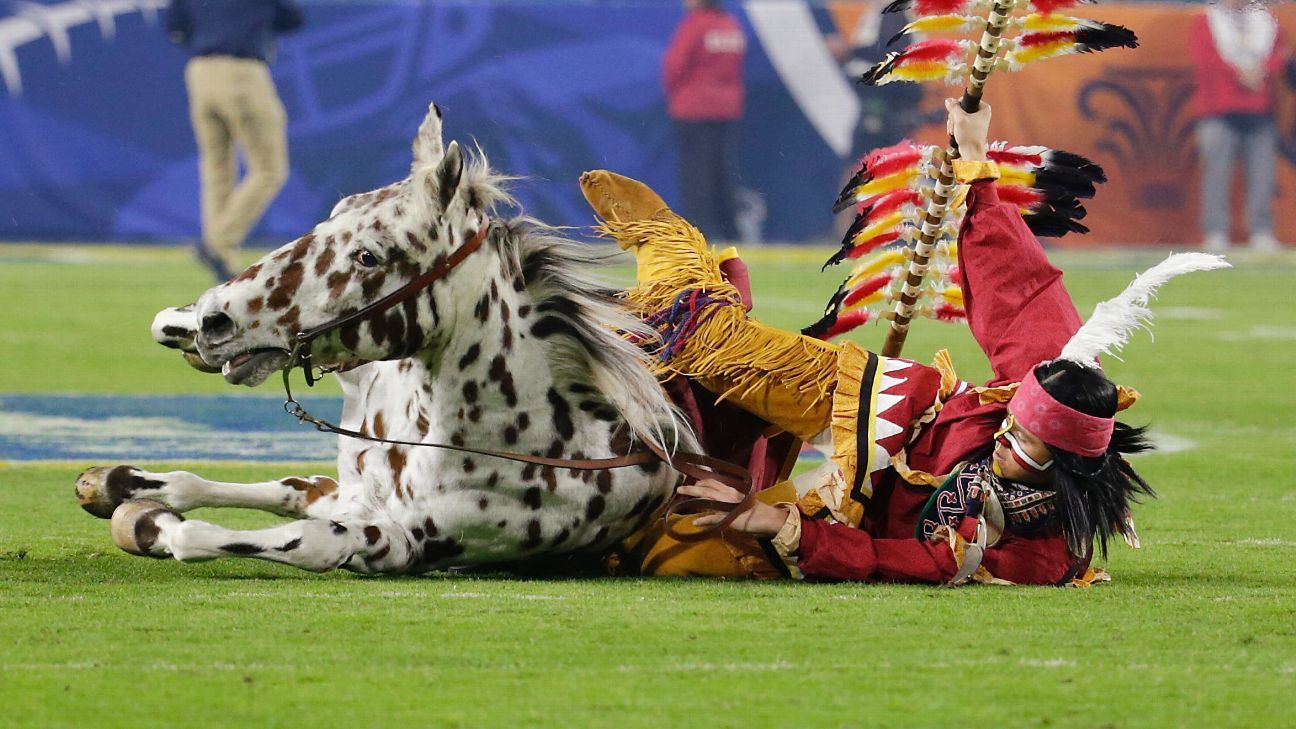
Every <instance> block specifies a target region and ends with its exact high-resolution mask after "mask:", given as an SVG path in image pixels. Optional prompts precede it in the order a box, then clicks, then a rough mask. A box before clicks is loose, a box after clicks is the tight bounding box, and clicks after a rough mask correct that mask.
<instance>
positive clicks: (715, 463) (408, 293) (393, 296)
mask: <svg viewBox="0 0 1296 729" xmlns="http://www.w3.org/2000/svg"><path fill="white" fill-rule="evenodd" d="M493 225H494V223H492V222H489V221H486V220H483V221H482V225H481V227H479V228H478V229H477V232H476V233H475V234H474V235H473V236H472V237H471V238H470V239H468V241H467V242H466V243H464V244H463V245H462V246H460V247H458V248H456V249H455V250H454V251H453V252H452V253H451V254H450V255H449V256H447V257H446V258H445V259H443V260H440V261H438V262H437V263H436V264H434V265H433V266H432V268H430V269H429V270H428V271H427V272H426V273H424V274H423V275H421V276H419V277H418V278H416V279H414V280H412V281H410V282H409V283H407V284H405V285H404V286H402V287H400V288H398V289H396V290H395V291H393V292H391V293H390V294H387V295H386V296H384V297H382V298H381V299H378V300H377V301H375V302H373V303H372V304H369V305H368V306H365V307H363V308H361V309H359V310H357V311H355V312H352V313H350V314H346V315H344V316H341V317H338V318H337V319H334V320H333V321H330V322H326V323H324V324H320V325H318V326H314V327H311V328H310V329H306V330H304V331H301V332H298V333H297V335H296V336H295V337H293V348H292V351H291V352H290V353H289V355H288V362H287V364H285V365H284V368H283V386H284V395H285V397H286V398H287V399H286V400H285V401H284V410H285V411H286V412H287V413H288V414H289V415H291V416H293V417H295V418H297V420H298V422H302V423H310V424H311V425H314V426H315V429H316V430H318V431H320V432H322V433H333V434H336V435H342V436H346V437H348V438H358V439H360V440H367V441H372V442H375V443H387V444H390V445H400V446H410V447H423V448H441V449H444V450H451V451H459V452H461V453H473V454H476V455H482V456H490V457H492V458H503V459H506V460H510V461H519V462H522V463H532V464H536V465H539V466H552V467H555V468H566V469H570V470H574V471H603V470H607V469H612V468H626V467H629V466H644V465H648V464H651V463H658V462H661V463H666V464H668V465H670V467H671V468H674V469H675V470H676V471H677V472H679V473H680V474H683V475H684V476H686V477H688V478H692V479H699V480H700V479H706V478H709V479H713V480H716V481H719V482H720V483H723V484H725V485H726V486H729V487H731V488H735V489H737V490H738V491H739V492H741V493H743V498H742V500H741V501H739V502H738V503H736V504H735V503H728V502H722V501H715V500H714V499H701V498H690V499H674V500H672V501H671V503H670V504H669V505H668V506H667V508H666V511H665V513H664V515H663V518H664V519H665V521H666V524H665V529H666V532H667V534H669V535H670V536H671V537H673V538H675V539H677V540H679V541H684V542H693V541H700V540H702V539H706V538H708V537H710V536H712V535H713V534H716V533H719V532H720V531H721V530H723V529H725V528H727V527H728V526H729V525H730V524H732V523H733V521H734V520H735V519H737V518H738V516H739V515H741V514H742V513H743V512H744V511H746V510H747V509H749V508H751V506H752V505H753V504H754V503H755V501H756V485H755V483H754V482H753V481H752V478H751V474H750V473H748V471H747V469H745V468H743V467H742V466H739V465H737V464H734V463H729V462H728V461H723V460H720V459H718V458H712V457H710V456H705V455H701V454H698V453H674V454H672V453H668V452H667V451H666V450H665V449H663V448H662V447H661V446H659V445H657V444H656V443H654V442H652V441H651V440H649V439H646V438H644V439H641V442H642V443H643V445H644V447H645V448H647V449H648V450H647V451H638V452H635V453H627V454H626V455H624V456H616V457H613V458H576V459H568V458H548V457H545V456H532V455H527V454H524V453H513V452H510V451H499V450H494V449H490V448H473V447H470V446H458V445H451V444H448V443H425V442H417V441H405V440H393V439H389V438H380V437H377V436H372V435H367V434H365V433H361V432H358V431H355V430H350V429H348V428H343V427H341V426H338V425H335V424H333V423H330V422H328V421H327V420H323V419H320V418H317V417H315V416H314V415H312V414H311V413H310V412H309V411H308V410H306V408H305V406H303V405H302V404H301V403H300V402H298V401H297V398H295V397H293V392H292V381H291V379H292V378H291V375H292V371H293V370H294V369H295V368H297V367H301V369H302V372H303V373H304V375H305V378H306V386H307V387H314V386H315V383H316V382H318V381H319V377H318V376H316V374H315V367H314V365H313V364H312V363H311V343H312V342H314V341H315V339H317V338H319V337H320V336H323V335H325V334H328V333H329V332H333V331H336V330H337V329H339V328H341V327H344V326H347V325H348V324H354V323H357V322H362V321H365V320H367V319H369V318H370V317H373V316H377V315H379V314H382V313H385V312H386V311H387V310H389V309H391V308H392V307H394V306H397V305H398V304H402V303H404V302H406V301H409V300H410V299H412V298H413V297H415V296H417V295H418V294H420V293H422V292H423V291H424V290H425V289H427V288H428V287H430V286H431V285H432V284H434V283H436V282H437V281H440V280H441V279H443V278H445V277H446V276H448V275H450V272H452V271H454V269H455V268H457V267H458V266H459V264H461V263H463V262H464V260H466V259H467V258H468V257H469V256H471V255H472V254H473V253H475V252H476V251H477V250H479V249H480V248H481V246H482V243H483V242H485V240H486V238H487V236H488V235H489V233H490V230H491V227H492V226H493ZM708 509H709V510H715V511H722V512H727V513H726V514H725V516H724V518H723V519H721V520H720V521H719V522H717V523H715V524H713V525H712V526H709V527H706V528H704V529H700V530H697V531H680V530H678V529H676V528H675V527H674V526H673V525H672V517H673V516H675V515H677V514H691V513H697V512H700V511H703V510H708Z"/></svg>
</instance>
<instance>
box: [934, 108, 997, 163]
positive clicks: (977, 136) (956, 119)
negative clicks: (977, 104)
mask: <svg viewBox="0 0 1296 729" xmlns="http://www.w3.org/2000/svg"><path fill="white" fill-rule="evenodd" d="M945 109H946V110H947V111H948V112H949V120H948V121H947V122H946V123H945V130H946V131H948V132H949V133H950V134H951V135H953V137H954V141H955V142H957V143H958V148H959V158H960V159H965V160H968V161H969V162H981V161H984V160H985V158H986V140H987V139H989V135H990V105H989V104H987V103H985V102H981V108H980V109H978V110H977V112H976V113H975V114H969V113H967V112H966V111H963V107H961V106H959V101H958V99H946V100H945Z"/></svg>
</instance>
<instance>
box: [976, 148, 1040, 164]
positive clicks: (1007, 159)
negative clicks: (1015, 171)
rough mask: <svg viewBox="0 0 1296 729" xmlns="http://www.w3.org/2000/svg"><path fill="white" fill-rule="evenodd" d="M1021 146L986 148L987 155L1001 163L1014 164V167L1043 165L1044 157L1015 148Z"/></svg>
mask: <svg viewBox="0 0 1296 729" xmlns="http://www.w3.org/2000/svg"><path fill="white" fill-rule="evenodd" d="M1017 149H1019V147H1009V148H1008V149H989V150H986V157H989V158H990V161H992V162H996V163H998V164H1001V165H1012V166H1014V167H1027V166H1030V167H1042V166H1043V165H1044V157H1043V155H1039V154H1025V153H1023V152H1017V151H1015V150H1017Z"/></svg>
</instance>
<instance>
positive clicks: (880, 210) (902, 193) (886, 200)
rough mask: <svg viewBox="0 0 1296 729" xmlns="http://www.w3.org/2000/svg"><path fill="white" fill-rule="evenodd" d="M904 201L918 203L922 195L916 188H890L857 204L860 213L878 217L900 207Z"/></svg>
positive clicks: (870, 217)
mask: <svg viewBox="0 0 1296 729" xmlns="http://www.w3.org/2000/svg"><path fill="white" fill-rule="evenodd" d="M905 203H910V204H913V205H919V204H921V203H922V195H921V194H919V192H918V191H917V190H892V191H891V192H884V193H882V194H881V195H874V196H873V197H871V198H868V199H867V200H865V201H864V202H862V203H860V204H859V212H860V214H861V215H863V214H865V213H867V214H868V217H869V219H873V218H880V217H882V216H884V215H887V214H889V213H891V212H892V211H894V210H896V209H898V208H900V207H901V206H903V205H904V204H905Z"/></svg>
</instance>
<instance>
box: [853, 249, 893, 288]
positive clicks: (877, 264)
mask: <svg viewBox="0 0 1296 729" xmlns="http://www.w3.org/2000/svg"><path fill="white" fill-rule="evenodd" d="M904 260H905V259H904V253H902V252H900V251H896V250H889V251H883V252H881V253H879V254H877V255H874V256H870V257H868V258H864V259H861V260H860V262H859V263H857V264H855V268H853V269H851V277H850V278H849V279H847V281H846V283H845V284H844V285H845V286H846V288H848V289H849V288H853V287H854V286H855V285H856V284H858V283H859V282H860V281H863V280H864V279H866V278H869V277H870V276H873V275H875V274H877V273H879V272H881V271H882V269H884V268H888V267H890V266H899V265H900V264H902V263H904Z"/></svg>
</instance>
